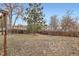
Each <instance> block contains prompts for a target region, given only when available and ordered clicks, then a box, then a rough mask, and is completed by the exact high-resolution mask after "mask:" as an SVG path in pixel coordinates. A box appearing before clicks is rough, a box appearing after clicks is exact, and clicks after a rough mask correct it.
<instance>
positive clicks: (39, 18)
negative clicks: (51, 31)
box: [24, 3, 45, 33]
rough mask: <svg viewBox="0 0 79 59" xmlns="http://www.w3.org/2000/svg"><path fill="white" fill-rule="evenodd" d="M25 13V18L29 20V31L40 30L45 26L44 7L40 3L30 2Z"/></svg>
mask: <svg viewBox="0 0 79 59" xmlns="http://www.w3.org/2000/svg"><path fill="white" fill-rule="evenodd" d="M25 14H26V15H25V17H24V20H27V30H28V31H29V32H33V33H35V32H38V31H39V30H41V29H42V27H44V26H45V20H44V15H43V7H41V4H40V3H29V7H28V8H27V9H26V13H25Z"/></svg>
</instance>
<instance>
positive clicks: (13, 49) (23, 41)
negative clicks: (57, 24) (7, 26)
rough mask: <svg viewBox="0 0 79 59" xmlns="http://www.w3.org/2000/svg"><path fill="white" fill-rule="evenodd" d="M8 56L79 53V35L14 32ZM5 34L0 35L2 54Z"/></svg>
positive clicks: (8, 41) (9, 40) (8, 46)
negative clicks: (65, 35) (66, 35)
mask: <svg viewBox="0 0 79 59" xmlns="http://www.w3.org/2000/svg"><path fill="white" fill-rule="evenodd" d="M7 43H8V44H7V48H8V50H7V51H8V56H44V55H45V56H63V55H64V56H70V55H79V37H77V38H76V37H64V36H51V35H40V34H36V35H33V34H13V35H9V36H8V39H7ZM2 54H3V36H2V35H0V55H2Z"/></svg>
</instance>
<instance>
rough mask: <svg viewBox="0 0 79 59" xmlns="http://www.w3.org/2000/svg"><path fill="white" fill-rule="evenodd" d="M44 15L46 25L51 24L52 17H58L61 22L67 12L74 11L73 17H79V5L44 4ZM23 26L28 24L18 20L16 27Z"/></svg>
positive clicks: (25, 6)
mask: <svg viewBox="0 0 79 59" xmlns="http://www.w3.org/2000/svg"><path fill="white" fill-rule="evenodd" d="M42 6H43V8H44V9H43V13H44V14H45V19H46V23H47V24H49V23H50V20H51V16H53V15H57V17H58V19H59V20H60V19H61V17H62V16H63V15H64V14H65V12H66V10H72V11H73V14H72V16H79V4H78V3H42ZM27 7H28V4H26V5H25V4H24V8H27ZM18 24H23V25H25V24H26V22H24V21H22V20H21V19H18V20H17V21H16V25H18Z"/></svg>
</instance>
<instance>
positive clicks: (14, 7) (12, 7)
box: [1, 3, 24, 29]
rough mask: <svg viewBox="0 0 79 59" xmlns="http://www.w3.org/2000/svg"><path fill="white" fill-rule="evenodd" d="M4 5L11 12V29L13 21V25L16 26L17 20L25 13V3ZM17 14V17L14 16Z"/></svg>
mask: <svg viewBox="0 0 79 59" xmlns="http://www.w3.org/2000/svg"><path fill="white" fill-rule="evenodd" d="M1 5H2V6H4V9H5V10H7V11H8V12H9V15H8V17H9V24H8V26H9V29H11V28H12V23H13V20H14V23H13V26H15V23H16V20H17V19H18V18H19V17H21V16H22V14H23V9H24V8H23V5H22V4H17V3H4V4H1ZM14 16H15V19H14V18H13V17H14Z"/></svg>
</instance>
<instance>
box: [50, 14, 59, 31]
mask: <svg viewBox="0 0 79 59" xmlns="http://www.w3.org/2000/svg"><path fill="white" fill-rule="evenodd" d="M50 27H51V30H52V31H56V30H57V27H58V19H57V16H56V15H54V16H51V22H50Z"/></svg>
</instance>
